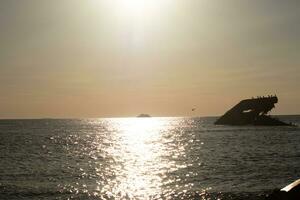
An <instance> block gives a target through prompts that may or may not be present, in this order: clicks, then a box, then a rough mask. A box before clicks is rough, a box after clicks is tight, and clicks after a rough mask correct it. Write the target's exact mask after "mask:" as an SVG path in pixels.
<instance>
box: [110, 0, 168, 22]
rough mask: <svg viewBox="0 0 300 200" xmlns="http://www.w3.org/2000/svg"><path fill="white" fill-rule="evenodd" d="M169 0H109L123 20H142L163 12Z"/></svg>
mask: <svg viewBox="0 0 300 200" xmlns="http://www.w3.org/2000/svg"><path fill="white" fill-rule="evenodd" d="M168 1H169V0H110V1H109V2H110V3H109V4H111V7H112V8H114V10H115V12H116V13H117V14H118V15H120V16H122V17H125V18H131V19H137V18H138V19H139V20H143V19H146V18H153V17H155V16H157V15H159V14H161V12H162V11H163V9H164V7H165V6H166V4H167V2H168Z"/></svg>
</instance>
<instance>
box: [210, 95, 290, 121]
mask: <svg viewBox="0 0 300 200" xmlns="http://www.w3.org/2000/svg"><path fill="white" fill-rule="evenodd" d="M276 103H278V98H277V96H276V95H275V96H267V97H257V98H252V99H245V100H242V101H241V102H240V103H238V104H237V105H236V106H234V107H233V108H231V109H230V110H229V111H227V112H226V113H225V114H224V115H223V116H221V117H220V118H219V119H218V120H217V121H216V122H215V124H217V125H261V126H290V125H291V124H287V123H285V122H282V121H280V120H278V119H276V118H272V117H271V116H269V115H268V113H269V112H270V111H271V110H272V109H273V108H274V107H275V104H276Z"/></svg>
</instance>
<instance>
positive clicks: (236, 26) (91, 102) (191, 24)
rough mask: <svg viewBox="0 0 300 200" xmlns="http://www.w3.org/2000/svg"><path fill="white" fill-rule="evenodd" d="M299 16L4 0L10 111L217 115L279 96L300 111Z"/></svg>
mask: <svg viewBox="0 0 300 200" xmlns="http://www.w3.org/2000/svg"><path fill="white" fill-rule="evenodd" d="M299 21H300V1H298V0H285V1H282V0H263V1H262V0H226V1H217V0H184V1H183V0H151V1H150V0H84V1H82V0H51V1H48V0H22V1H20V0H0V45H1V47H0V118H44V117H57V118H77V117H80V118H81V117H130V116H136V115H138V114H140V113H149V114H150V115H153V116H216V115H221V114H223V113H224V112H225V111H226V110H228V109H229V108H230V107H232V106H234V105H235V104H236V103H238V102H239V101H240V100H241V99H243V98H251V97H253V96H263V95H273V94H276V95H277V96H278V97H279V103H278V104H277V105H276V106H277V107H276V109H275V110H274V111H273V112H272V113H273V114H300V90H299V89H300V88H299V87H300V85H299V80H300V39H299V35H300V24H299ZM194 107H195V108H197V109H196V110H195V111H194V112H192V111H191V109H192V108H194Z"/></svg>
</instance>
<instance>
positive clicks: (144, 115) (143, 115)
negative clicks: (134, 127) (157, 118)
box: [137, 113, 151, 117]
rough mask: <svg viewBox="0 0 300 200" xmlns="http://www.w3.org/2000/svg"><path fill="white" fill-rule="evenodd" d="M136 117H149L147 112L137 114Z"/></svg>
mask: <svg viewBox="0 0 300 200" xmlns="http://www.w3.org/2000/svg"><path fill="white" fill-rule="evenodd" d="M137 117H151V116H150V115H149V114H143V113H142V114H139V115H138V116H137Z"/></svg>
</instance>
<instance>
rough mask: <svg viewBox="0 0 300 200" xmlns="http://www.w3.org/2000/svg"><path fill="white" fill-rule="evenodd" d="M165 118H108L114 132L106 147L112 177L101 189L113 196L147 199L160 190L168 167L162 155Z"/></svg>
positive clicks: (165, 128)
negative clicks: (112, 173)
mask: <svg viewBox="0 0 300 200" xmlns="http://www.w3.org/2000/svg"><path fill="white" fill-rule="evenodd" d="M167 122H168V121H166V120H164V119H160V118H128V119H126V120H125V119H114V120H111V121H110V127H113V129H114V134H113V137H112V138H111V139H112V140H113V141H112V144H113V145H111V146H109V148H107V149H106V151H107V154H108V156H111V157H112V158H113V159H114V161H115V164H114V166H111V168H112V169H113V171H114V172H115V175H116V179H115V180H114V181H112V182H111V183H110V184H109V185H108V186H106V188H105V189H107V190H108V191H111V195H112V196H114V197H117V196H118V197H121V198H122V197H125V198H133V197H135V198H141V199H147V198H148V197H151V196H154V195H156V194H160V193H161V185H162V177H163V175H164V173H165V170H166V169H168V168H170V166H169V164H170V163H168V162H165V161H164V160H163V159H162V158H163V155H164V153H166V152H164V145H163V142H160V141H162V140H163V137H162V135H163V134H164V133H165V132H167V131H168V129H169V128H168V126H166V123H167Z"/></svg>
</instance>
